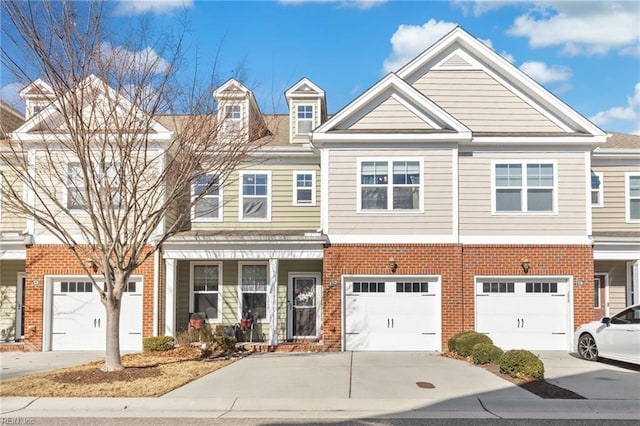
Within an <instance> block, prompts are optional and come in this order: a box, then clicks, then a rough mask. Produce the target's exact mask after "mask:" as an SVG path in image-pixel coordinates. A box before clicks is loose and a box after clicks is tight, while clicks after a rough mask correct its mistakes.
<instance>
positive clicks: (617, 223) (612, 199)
mask: <svg viewBox="0 0 640 426" xmlns="http://www.w3.org/2000/svg"><path fill="white" fill-rule="evenodd" d="M591 170H593V171H594V172H602V181H603V194H604V203H603V206H602V207H593V208H592V212H593V232H594V234H597V233H598V232H624V231H636V232H637V231H638V224H637V223H626V208H627V207H626V193H625V173H626V172H633V173H640V166H635V167H633V166H592V167H591Z"/></svg>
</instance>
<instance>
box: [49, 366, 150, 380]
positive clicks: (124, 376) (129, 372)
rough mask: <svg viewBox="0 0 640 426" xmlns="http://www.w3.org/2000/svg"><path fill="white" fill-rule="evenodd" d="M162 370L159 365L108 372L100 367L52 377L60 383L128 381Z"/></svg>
mask: <svg viewBox="0 0 640 426" xmlns="http://www.w3.org/2000/svg"><path fill="white" fill-rule="evenodd" d="M161 374H162V372H161V371H160V370H159V369H158V367H127V368H125V369H124V370H120V371H111V372H106V371H102V370H100V369H99V368H94V369H91V370H84V371H70V372H66V373H61V374H58V375H56V376H54V377H53V378H52V379H53V380H54V381H56V382H58V383H69V384H77V383H82V384H95V383H112V382H127V381H132V380H136V379H143V378H147V377H154V376H160V375H161Z"/></svg>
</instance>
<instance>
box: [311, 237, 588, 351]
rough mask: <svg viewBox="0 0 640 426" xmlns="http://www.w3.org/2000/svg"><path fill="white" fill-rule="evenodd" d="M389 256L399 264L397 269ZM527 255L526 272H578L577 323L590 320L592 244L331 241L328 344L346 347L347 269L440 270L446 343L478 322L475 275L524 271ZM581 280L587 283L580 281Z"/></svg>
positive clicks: (326, 271)
mask: <svg viewBox="0 0 640 426" xmlns="http://www.w3.org/2000/svg"><path fill="white" fill-rule="evenodd" d="M390 257H393V258H394V259H395V261H396V262H397V264H398V268H397V270H396V271H395V273H392V272H391V270H390V268H389V265H388V262H389V258H390ZM525 258H527V259H529V261H530V264H531V269H530V270H529V272H528V274H527V275H530V276H533V275H568V276H573V278H574V286H573V300H574V302H573V304H574V326H577V325H579V324H582V323H584V322H588V321H590V320H591V315H592V311H593V307H592V302H593V289H592V286H591V282H592V279H593V251H592V248H591V246H588V245H562V246H558V245H550V246H541V245H464V246H463V245H460V244H376V245H372V244H332V245H330V246H329V247H327V248H326V249H325V252H324V265H323V339H324V340H323V342H324V350H327V351H339V350H341V344H342V310H341V303H342V299H341V294H342V292H341V286H342V275H343V274H349V275H351V274H359V275H390V274H395V275H440V276H441V277H442V347H443V348H446V347H447V340H448V339H449V338H450V337H451V336H453V335H454V334H455V333H458V332H460V331H464V330H473V329H474V328H475V290H474V284H475V276H476V275H515V276H518V275H522V276H525V273H524V271H523V269H522V267H521V264H522V260H523V259H525ZM579 280H581V281H582V282H583V283H584V284H583V285H581V286H580V285H576V283H577V282H578V281H579ZM332 282H334V284H332ZM335 283H337V284H335Z"/></svg>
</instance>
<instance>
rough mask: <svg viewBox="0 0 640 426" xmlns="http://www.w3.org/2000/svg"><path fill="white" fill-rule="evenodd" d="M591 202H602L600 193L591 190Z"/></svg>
mask: <svg viewBox="0 0 640 426" xmlns="http://www.w3.org/2000/svg"><path fill="white" fill-rule="evenodd" d="M591 204H600V193H599V192H597V191H591Z"/></svg>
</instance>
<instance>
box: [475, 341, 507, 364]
mask: <svg viewBox="0 0 640 426" xmlns="http://www.w3.org/2000/svg"><path fill="white" fill-rule="evenodd" d="M503 353H504V352H503V351H502V349H500V348H499V347H497V346H496V345H493V344H491V343H476V344H475V345H474V346H473V348H472V349H471V358H473V363H474V364H489V363H490V362H494V363H497V362H498V360H500V357H501V356H502V354H503Z"/></svg>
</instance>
